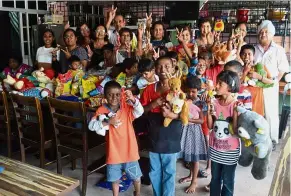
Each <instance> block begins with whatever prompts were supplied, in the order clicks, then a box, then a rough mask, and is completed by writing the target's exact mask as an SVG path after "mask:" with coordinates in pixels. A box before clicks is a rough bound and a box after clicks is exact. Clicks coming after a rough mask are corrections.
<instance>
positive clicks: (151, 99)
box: [141, 56, 182, 196]
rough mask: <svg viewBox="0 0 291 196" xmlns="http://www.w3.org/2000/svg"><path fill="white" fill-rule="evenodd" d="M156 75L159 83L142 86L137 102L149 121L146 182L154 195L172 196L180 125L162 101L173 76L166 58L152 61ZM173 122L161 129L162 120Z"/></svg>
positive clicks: (171, 65) (169, 60)
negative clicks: (148, 164) (147, 181)
mask: <svg viewBox="0 0 291 196" xmlns="http://www.w3.org/2000/svg"><path fill="white" fill-rule="evenodd" d="M155 70H156V74H157V75H158V76H159V80H160V81H159V82H157V83H155V84H151V85H149V86H147V87H146V89H145V90H144V92H143V94H142V96H141V103H142V105H143V106H144V110H145V113H147V117H148V122H149V127H148V131H149V138H150V143H151V149H150V153H149V157H150V173H149V176H150V180H151V182H152V186H153V192H154V195H155V196H161V195H166V196H174V195H175V176H176V159H177V153H178V152H180V150H181V146H180V139H181V133H182V123H181V121H180V120H178V118H179V115H178V114H174V113H173V112H172V111H171V108H170V106H169V105H168V104H167V103H166V102H165V96H166V94H167V93H168V92H169V90H170V87H169V83H168V81H169V77H168V76H169V75H172V74H173V73H174V67H173V63H172V60H171V59H170V58H169V57H165V56H163V57H160V58H158V60H157V61H156V62H155ZM165 117H168V118H171V119H174V120H173V121H172V122H171V123H170V125H169V126H168V127H164V125H163V122H164V118H165Z"/></svg>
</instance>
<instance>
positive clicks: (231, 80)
mask: <svg viewBox="0 0 291 196" xmlns="http://www.w3.org/2000/svg"><path fill="white" fill-rule="evenodd" d="M217 81H222V82H225V83H226V84H227V86H228V88H229V92H231V93H237V92H239V87H240V80H239V76H238V74H237V73H235V72H233V71H229V70H224V71H222V72H220V73H219V74H218V76H217Z"/></svg>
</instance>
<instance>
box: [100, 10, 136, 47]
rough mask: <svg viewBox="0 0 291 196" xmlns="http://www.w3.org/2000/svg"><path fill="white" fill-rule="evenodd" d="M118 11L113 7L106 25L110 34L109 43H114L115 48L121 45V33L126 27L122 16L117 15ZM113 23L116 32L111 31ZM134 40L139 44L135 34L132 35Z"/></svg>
mask: <svg viewBox="0 0 291 196" xmlns="http://www.w3.org/2000/svg"><path fill="white" fill-rule="evenodd" d="M116 11H117V8H115V9H114V6H112V8H111V10H110V11H109V13H108V20H107V22H106V25H105V26H106V29H107V32H108V39H109V42H110V43H112V44H113V45H114V46H118V45H119V38H120V35H119V31H120V30H121V29H122V28H124V27H125V20H124V17H123V16H122V15H121V14H116ZM112 21H113V22H114V30H112V29H110V24H111V23H112ZM132 40H134V42H137V38H136V36H135V34H134V33H132ZM132 47H133V46H132ZM133 48H135V47H133Z"/></svg>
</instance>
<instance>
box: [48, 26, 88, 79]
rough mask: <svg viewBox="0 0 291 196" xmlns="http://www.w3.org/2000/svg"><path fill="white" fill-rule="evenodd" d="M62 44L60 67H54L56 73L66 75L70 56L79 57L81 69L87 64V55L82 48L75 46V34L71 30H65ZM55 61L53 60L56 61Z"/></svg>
mask: <svg viewBox="0 0 291 196" xmlns="http://www.w3.org/2000/svg"><path fill="white" fill-rule="evenodd" d="M63 39H64V42H65V44H66V48H65V49H61V51H62V52H61V53H60V64H61V65H60V66H57V67H55V71H56V72H57V73H62V74H63V73H66V72H67V71H68V69H69V59H70V57H71V56H72V55H76V56H77V57H79V59H80V61H81V64H82V66H83V69H85V68H86V66H87V64H88V54H87V52H86V50H85V49H84V48H83V47H80V46H78V45H77V40H78V39H77V34H76V31H75V30H73V29H66V30H65V32H64V35H63ZM56 60H57V59H53V61H56Z"/></svg>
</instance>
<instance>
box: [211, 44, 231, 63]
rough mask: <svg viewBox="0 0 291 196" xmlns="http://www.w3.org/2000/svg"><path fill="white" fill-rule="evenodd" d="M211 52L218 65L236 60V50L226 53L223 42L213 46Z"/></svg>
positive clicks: (225, 45)
mask: <svg viewBox="0 0 291 196" xmlns="http://www.w3.org/2000/svg"><path fill="white" fill-rule="evenodd" d="M211 51H212V54H213V56H214V58H215V60H216V61H217V62H218V64H225V63H227V62H229V61H231V60H235V59H236V50H231V51H228V50H227V44H226V43H225V42H224V43H217V44H215V45H214V46H213V47H212V49H211Z"/></svg>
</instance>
